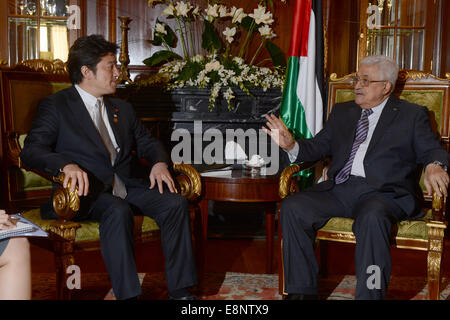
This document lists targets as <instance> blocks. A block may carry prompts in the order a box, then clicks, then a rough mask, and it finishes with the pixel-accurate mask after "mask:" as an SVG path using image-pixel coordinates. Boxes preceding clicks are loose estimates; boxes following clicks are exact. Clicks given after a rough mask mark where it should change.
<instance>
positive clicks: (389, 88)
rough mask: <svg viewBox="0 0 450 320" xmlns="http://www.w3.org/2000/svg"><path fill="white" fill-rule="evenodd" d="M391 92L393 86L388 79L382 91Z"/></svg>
mask: <svg viewBox="0 0 450 320" xmlns="http://www.w3.org/2000/svg"><path fill="white" fill-rule="evenodd" d="M392 92H394V86H393V85H392V83H391V82H390V81H386V85H385V87H384V90H383V93H384V94H390V93H392Z"/></svg>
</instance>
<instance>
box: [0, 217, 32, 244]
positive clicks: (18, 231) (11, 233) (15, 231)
mask: <svg viewBox="0 0 450 320" xmlns="http://www.w3.org/2000/svg"><path fill="white" fill-rule="evenodd" d="M31 231H33V226H32V225H29V224H28V223H23V222H20V221H18V222H17V224H16V226H15V227H14V228H12V229H8V230H0V240H1V239H5V238H11V237H17V236H20V235H22V234H24V233H27V232H31Z"/></svg>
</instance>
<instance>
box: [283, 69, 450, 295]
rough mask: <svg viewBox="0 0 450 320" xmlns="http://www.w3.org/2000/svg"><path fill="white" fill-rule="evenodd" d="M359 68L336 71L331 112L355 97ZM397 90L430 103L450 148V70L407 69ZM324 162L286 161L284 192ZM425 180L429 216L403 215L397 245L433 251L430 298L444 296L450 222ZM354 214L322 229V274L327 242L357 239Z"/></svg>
mask: <svg viewBox="0 0 450 320" xmlns="http://www.w3.org/2000/svg"><path fill="white" fill-rule="evenodd" d="M353 75H354V74H351V75H348V76H345V77H343V78H341V79H337V77H336V75H335V74H334V75H332V76H331V77H330V82H329V92H328V97H329V101H328V114H329V112H330V110H331V108H332V106H333V105H334V104H335V103H339V102H346V101H350V100H354V94H353V88H352V86H351V85H350V78H351V76H353ZM394 94H395V95H397V96H398V97H400V98H401V99H404V100H407V101H410V102H413V103H416V104H419V105H423V106H426V107H427V108H428V109H429V112H430V119H431V123H432V127H433V129H434V130H435V132H436V134H437V135H438V136H439V138H440V141H441V143H442V145H443V146H444V148H445V149H446V150H447V151H448V150H449V128H448V123H449V121H448V117H449V111H450V74H448V75H447V78H446V79H440V78H437V77H435V76H433V75H430V74H425V73H422V72H419V71H412V70H401V71H400V73H399V79H398V83H397V85H396V90H395V92H394ZM316 165H318V163H304V164H300V165H298V164H294V165H291V166H289V167H286V168H285V169H284V171H283V173H282V175H281V177H280V186H279V187H280V188H279V194H280V198H282V199H283V198H285V197H287V196H288V195H290V194H293V193H295V192H298V191H299V187H298V183H297V179H298V178H297V177H298V175H297V173H298V172H300V171H302V170H305V169H308V168H311V167H313V166H316ZM324 167H325V169H324V170H323V176H322V178H326V165H325V166H324ZM420 183H421V186H422V189H423V190H424V195H425V207H424V211H425V216H424V217H423V218H422V219H418V220H412V221H402V222H400V223H398V224H397V226H396V227H395V228H393V230H394V232H393V234H392V245H393V246H395V247H396V248H401V249H412V250H422V251H427V252H428V255H427V261H426V262H425V261H424V264H425V263H426V265H427V270H428V276H427V278H428V280H427V281H428V299H432V300H437V299H439V292H440V291H439V285H440V279H441V277H440V268H441V261H442V254H443V248H444V232H445V229H446V228H447V224H448V222H447V221H446V218H445V213H446V208H447V207H446V199H444V198H439V197H437V196H436V194H433V195H429V194H426V191H425V188H424V186H423V175H422V178H421V182H420ZM352 224H353V219H347V218H332V219H330V220H329V221H328V223H327V224H326V225H325V226H324V227H322V228H321V229H319V230H318V231H317V237H316V239H317V241H318V242H319V244H320V258H321V259H320V261H321V267H320V271H321V274H322V275H324V276H326V274H327V266H326V256H327V254H326V248H327V246H326V243H327V241H337V242H347V243H355V236H354V234H353V232H352ZM279 245H280V253H281V252H282V234H281V228H280V229H279ZM280 262H281V266H280V273H279V274H280V279H279V280H280V281H279V285H280V287H279V290H280V294H285V292H284V274H283V272H284V268H283V262H282V256H281V257H280Z"/></svg>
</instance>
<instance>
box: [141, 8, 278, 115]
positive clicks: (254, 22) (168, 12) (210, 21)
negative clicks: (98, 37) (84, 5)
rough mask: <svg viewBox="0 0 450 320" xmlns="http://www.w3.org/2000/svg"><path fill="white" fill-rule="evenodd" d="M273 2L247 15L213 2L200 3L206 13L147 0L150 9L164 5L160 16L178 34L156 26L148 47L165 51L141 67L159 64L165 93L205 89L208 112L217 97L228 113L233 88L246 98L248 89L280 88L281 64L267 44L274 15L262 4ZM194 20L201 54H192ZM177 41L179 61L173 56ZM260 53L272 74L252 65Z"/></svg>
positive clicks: (274, 47) (273, 47)
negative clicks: (171, 23) (199, 24)
mask: <svg viewBox="0 0 450 320" xmlns="http://www.w3.org/2000/svg"><path fill="white" fill-rule="evenodd" d="M272 1H273V0H258V7H257V8H255V9H254V10H253V11H252V12H250V13H246V12H245V11H244V9H243V8H236V7H232V8H228V7H227V6H226V5H224V4H222V2H220V1H218V0H212V1H205V2H207V5H206V7H205V8H201V7H199V6H192V5H191V4H189V3H186V2H184V1H176V0H149V1H148V2H149V5H150V4H153V5H154V4H163V5H166V7H165V8H164V10H163V11H162V15H163V16H165V17H166V19H175V22H176V25H177V26H178V28H177V29H176V32H177V33H175V32H174V31H173V30H172V29H171V28H170V26H169V25H168V24H167V23H164V22H161V21H159V19H158V20H157V21H156V24H155V27H154V39H153V40H152V41H150V42H151V43H152V44H154V45H157V46H164V47H165V49H166V50H160V51H157V52H156V53H154V54H153V55H152V56H151V57H150V58H147V59H146V60H144V63H145V64H146V65H149V66H159V65H162V64H163V66H162V67H161V68H160V69H159V74H162V75H165V76H166V77H167V78H168V79H169V82H168V84H167V88H168V89H173V88H183V87H185V86H190V87H198V88H210V89H211V94H210V99H209V102H210V105H209V106H210V110H212V109H213V108H214V107H215V101H216V99H217V97H218V96H219V94H220V92H222V93H223V97H224V98H225V99H226V101H227V103H228V108H229V109H230V110H231V101H232V99H234V98H235V92H233V89H232V88H235V87H237V88H240V89H241V90H243V91H244V92H246V93H247V94H250V91H249V88H258V87H259V88H263V89H264V90H267V89H268V88H282V87H283V84H284V68H285V66H286V62H285V59H284V56H283V53H282V52H281V50H280V49H279V48H278V47H277V46H276V45H275V44H273V43H272V42H271V41H269V40H270V39H272V38H274V37H276V34H275V33H274V32H273V29H272V25H273V23H274V19H273V15H272V13H271V12H270V11H268V9H267V4H269V5H272V7H273V3H272ZM281 1H282V2H285V0H281ZM199 20H200V21H201V20H203V23H204V31H203V34H202V39H201V43H202V52H194V51H195V50H194V48H195V47H194V45H193V43H194V41H193V39H194V36H195V34H194V32H193V24H194V23H196V22H198V21H199ZM218 24H220V25H221V26H222V30H223V31H222V32H219V31H218V29H217V26H218ZM255 35H257V36H255ZM258 35H259V36H258ZM255 39H256V40H257V41H260V44H259V46H258V49H257V50H256V52H255V53H254V55H253V57H252V58H249V57H247V53H248V48H249V46H250V43H251V42H252V41H253V40H255ZM178 40H180V42H181V46H182V50H183V55H184V57H182V56H180V55H179V54H177V53H175V51H174V49H175V48H176V46H177V42H178ZM238 46H240V47H238ZM264 47H265V48H266V49H267V51H268V52H269V54H270V57H271V60H272V65H273V66H272V68H267V67H261V66H258V65H255V61H256V58H257V57H258V56H259V54H260V53H261V50H262V49H263V48H264ZM266 60H267V59H266ZM263 62H265V61H263Z"/></svg>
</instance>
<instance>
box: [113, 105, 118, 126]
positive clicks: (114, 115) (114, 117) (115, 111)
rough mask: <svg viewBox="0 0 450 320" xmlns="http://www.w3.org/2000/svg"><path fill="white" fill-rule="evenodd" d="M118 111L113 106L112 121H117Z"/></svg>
mask: <svg viewBox="0 0 450 320" xmlns="http://www.w3.org/2000/svg"><path fill="white" fill-rule="evenodd" d="M118 113H119V109H117V108H114V114H113V121H114V122H115V123H117V122H119V115H118Z"/></svg>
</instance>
